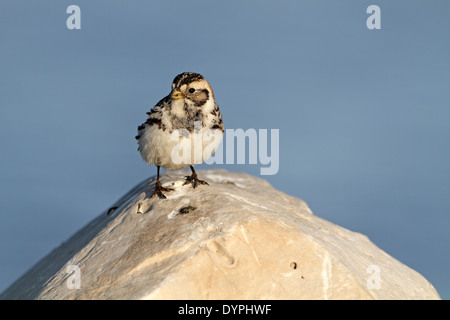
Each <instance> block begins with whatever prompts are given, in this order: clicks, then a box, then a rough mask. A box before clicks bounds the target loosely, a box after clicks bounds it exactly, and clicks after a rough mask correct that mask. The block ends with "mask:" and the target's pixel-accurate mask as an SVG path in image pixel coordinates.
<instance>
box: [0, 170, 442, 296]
mask: <svg viewBox="0 0 450 320" xmlns="http://www.w3.org/2000/svg"><path fill="white" fill-rule="evenodd" d="M184 175H186V172H182V171H181V172H172V173H170V174H168V175H167V174H165V175H163V176H162V182H163V185H164V186H171V187H172V188H174V189H175V191H173V192H168V193H166V195H167V198H168V199H166V200H160V199H155V198H151V199H149V198H147V195H150V194H152V191H153V185H154V182H155V180H154V178H153V179H150V180H148V181H147V180H146V181H143V182H142V183H140V184H139V185H137V186H136V187H135V188H133V189H132V190H131V191H130V192H129V193H127V194H126V195H125V196H124V197H123V198H122V199H120V200H119V201H118V202H117V204H115V206H117V207H118V208H117V210H115V211H114V212H113V213H112V214H110V215H108V214H107V212H104V213H102V214H101V215H100V216H99V217H97V218H96V219H94V220H93V221H92V222H90V223H89V224H88V225H87V226H85V227H84V228H83V229H81V230H80V231H79V232H77V233H76V234H75V235H73V236H72V237H71V238H70V239H69V240H67V241H66V242H65V243H63V244H62V245H61V246H60V247H58V248H57V249H55V250H53V251H52V252H51V253H50V254H49V255H47V256H46V257H45V258H43V259H42V260H41V261H40V262H38V263H37V264H36V265H35V266H34V267H33V268H32V269H31V270H30V271H28V272H27V273H26V274H25V275H23V276H22V277H21V278H20V279H19V280H17V281H16V282H15V283H14V284H13V285H11V286H10V287H9V288H8V289H7V290H6V291H5V292H4V293H3V294H1V295H0V298H1V299H440V297H439V295H438V293H437V292H436V290H435V289H434V288H433V286H432V285H431V284H430V283H429V282H428V281H427V280H426V279H425V278H424V277H422V276H421V275H420V274H419V273H417V272H416V271H414V270H412V269H410V268H409V267H407V266H405V265H404V264H402V263H401V262H399V261H397V260H396V259H394V258H392V257H391V256H389V255H388V254H386V253H385V252H384V251H382V250H380V249H379V248H378V247H376V246H375V245H374V244H373V243H372V242H370V240H369V239H368V238H367V237H366V236H364V235H362V234H360V233H356V232H352V231H349V230H347V229H344V228H342V227H339V226H337V225H335V224H333V223H330V222H328V221H326V220H324V219H321V218H319V217H317V216H315V215H313V214H312V212H311V211H310V209H309V208H308V206H307V205H306V204H305V203H304V202H303V201H301V200H299V199H297V198H294V197H291V196H288V195H286V194H284V193H282V192H280V191H277V190H275V189H273V188H272V187H271V186H270V185H269V183H267V182H266V181H264V180H261V179H258V178H255V177H251V176H248V175H246V174H241V173H230V172H227V171H223V170H206V171H199V172H198V175H199V178H200V179H205V180H207V181H208V182H209V184H210V185H209V186H205V185H200V186H199V187H197V188H196V189H192V186H191V185H183V183H184V179H183V176H184ZM180 212H182V213H180ZM73 265H75V266H76V267H78V268H79V269H78V270H79V275H80V277H79V278H78V279H79V280H80V282H79V285H80V289H76V288H74V283H76V282H74V281H75V280H74V279H75V276H76V273H74V272H72V270H73V267H72V269H71V266H73ZM76 267H75V268H76Z"/></svg>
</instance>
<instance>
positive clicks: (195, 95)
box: [135, 72, 224, 199]
mask: <svg viewBox="0 0 450 320" xmlns="http://www.w3.org/2000/svg"><path fill="white" fill-rule="evenodd" d="M147 115H148V117H147V120H146V121H145V122H144V123H143V124H141V125H140V126H138V135H137V136H136V137H135V138H136V140H137V142H138V151H139V152H140V155H141V157H142V159H143V160H144V161H145V162H146V163H147V164H149V165H155V166H156V168H157V175H156V184H155V190H154V192H153V194H152V195H151V197H152V198H153V197H156V196H158V197H159V198H160V199H166V196H165V195H164V193H163V192H168V191H173V189H171V188H164V187H163V186H162V185H161V182H160V180H159V175H160V172H159V171H160V168H161V167H163V168H164V169H166V170H179V169H183V168H186V167H188V166H189V167H190V168H191V173H192V174H191V176H188V177H186V181H185V183H184V184H189V183H191V184H192V187H193V188H196V187H197V186H198V185H199V184H203V185H207V184H208V183H207V182H206V181H203V180H200V179H199V178H198V176H197V173H196V172H195V170H194V165H196V164H200V163H202V162H204V161H206V160H207V159H209V157H211V155H212V154H213V153H214V152H215V150H216V148H217V147H218V145H219V144H220V142H221V141H222V138H223V133H224V125H223V120H222V113H221V112H220V109H219V106H218V105H217V103H216V101H215V98H214V92H213V89H212V87H211V85H210V84H209V83H208V82H207V81H206V80H205V78H204V77H203V76H202V75H201V74H199V73H194V72H183V73H180V74H178V75H177V76H176V77H175V78H174V79H173V81H172V87H171V91H170V93H169V94H168V95H167V96H165V97H164V98H162V99H161V100H160V101H159V102H158V103H157V104H156V105H155V106H154V107H153V108H152V109H151V110H150V111H149V112H147ZM205 137H206V139H205ZM199 138H200V140H199ZM181 154H182V156H181ZM180 158H182V161H180Z"/></svg>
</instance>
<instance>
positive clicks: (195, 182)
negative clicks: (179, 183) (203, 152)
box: [184, 166, 209, 189]
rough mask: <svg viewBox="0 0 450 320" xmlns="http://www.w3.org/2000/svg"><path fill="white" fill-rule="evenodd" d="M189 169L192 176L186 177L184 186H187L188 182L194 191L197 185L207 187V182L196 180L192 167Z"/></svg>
mask: <svg viewBox="0 0 450 320" xmlns="http://www.w3.org/2000/svg"><path fill="white" fill-rule="evenodd" d="M190 167H191V171H192V175H191V176H188V177H186V182H185V183H184V184H188V183H189V182H190V183H191V184H192V187H193V188H194V189H195V187H196V186H197V184H207V185H209V184H208V182H206V181H203V180H200V179H198V178H197V173H196V172H195V170H194V167H193V166H190Z"/></svg>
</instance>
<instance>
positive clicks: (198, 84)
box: [170, 72, 214, 107]
mask: <svg viewBox="0 0 450 320" xmlns="http://www.w3.org/2000/svg"><path fill="white" fill-rule="evenodd" d="M170 97H171V98H172V99H173V100H181V99H185V102H188V103H189V104H192V105H194V106H196V107H202V106H204V105H205V104H206V103H207V102H212V103H214V92H213V90H212V88H211V86H210V84H209V83H208V82H207V81H206V80H205V78H203V76H202V75H201V74H198V73H193V72H183V73H180V74H179V75H177V76H176V77H175V79H173V82H172V92H171V93H170Z"/></svg>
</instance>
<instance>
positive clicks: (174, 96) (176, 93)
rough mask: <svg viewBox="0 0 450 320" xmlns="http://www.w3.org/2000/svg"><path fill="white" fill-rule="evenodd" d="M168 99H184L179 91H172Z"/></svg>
mask: <svg viewBox="0 0 450 320" xmlns="http://www.w3.org/2000/svg"><path fill="white" fill-rule="evenodd" d="M170 97H171V98H172V99H174V100H178V99H183V98H184V94H183V92H181V91H178V90H173V91H172V94H171V95H170Z"/></svg>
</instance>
